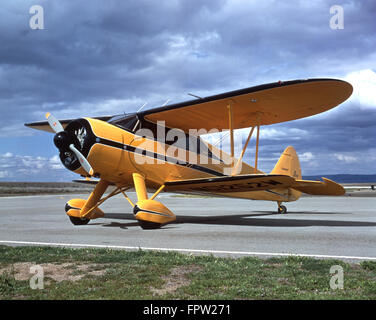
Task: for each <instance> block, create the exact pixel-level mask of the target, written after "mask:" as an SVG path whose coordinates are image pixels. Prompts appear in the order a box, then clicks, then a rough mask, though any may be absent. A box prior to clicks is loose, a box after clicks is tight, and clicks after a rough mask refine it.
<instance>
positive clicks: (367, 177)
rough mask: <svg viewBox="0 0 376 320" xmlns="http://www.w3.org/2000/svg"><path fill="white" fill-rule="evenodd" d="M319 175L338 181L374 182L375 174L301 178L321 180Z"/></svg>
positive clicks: (327, 175) (304, 177)
mask: <svg viewBox="0 0 376 320" xmlns="http://www.w3.org/2000/svg"><path fill="white" fill-rule="evenodd" d="M321 177H325V178H328V179H330V180H333V181H335V182H339V183H368V182H375V183H376V174H323V175H316V176H303V179H305V180H321Z"/></svg>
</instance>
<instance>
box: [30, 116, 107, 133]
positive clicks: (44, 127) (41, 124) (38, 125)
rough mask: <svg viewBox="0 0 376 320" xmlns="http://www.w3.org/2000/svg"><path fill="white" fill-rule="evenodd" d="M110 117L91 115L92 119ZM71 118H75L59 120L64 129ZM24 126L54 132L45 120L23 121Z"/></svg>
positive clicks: (104, 119) (105, 119)
mask: <svg viewBox="0 0 376 320" xmlns="http://www.w3.org/2000/svg"><path fill="white" fill-rule="evenodd" d="M111 118H112V116H103V117H93V119H98V120H103V121H107V120H109V119H111ZM73 120H76V119H65V120H59V122H60V123H61V125H62V126H63V128H64V129H65V127H66V126H67V125H68V123H69V122H71V121H73ZM25 126H26V127H30V128H33V129H37V130H42V131H47V132H52V133H53V132H54V131H53V130H52V128H51V126H50V125H49V124H48V122H47V121H38V122H30V123H25Z"/></svg>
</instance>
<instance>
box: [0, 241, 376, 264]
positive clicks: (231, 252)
mask: <svg viewBox="0 0 376 320" xmlns="http://www.w3.org/2000/svg"><path fill="white" fill-rule="evenodd" d="M1 243H2V244H19V245H21V244H23V245H34V246H53V247H76V248H102V249H126V250H145V251H167V252H188V253H206V254H228V255H244V256H270V257H310V258H329V259H346V260H374V261H376V257H357V256H333V255H325V254H305V253H276V252H249V251H225V250H201V249H179V248H152V247H132V246H115V245H101V244H78V243H55V242H30V241H8V240H0V244H1Z"/></svg>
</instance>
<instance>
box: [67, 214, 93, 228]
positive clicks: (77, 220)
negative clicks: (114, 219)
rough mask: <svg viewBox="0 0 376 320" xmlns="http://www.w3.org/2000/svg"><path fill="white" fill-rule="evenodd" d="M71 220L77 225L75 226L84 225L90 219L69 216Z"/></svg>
mask: <svg viewBox="0 0 376 320" xmlns="http://www.w3.org/2000/svg"><path fill="white" fill-rule="evenodd" d="M69 219H70V221H71V222H72V223H73V224H74V225H75V226H83V225H85V224H88V223H89V221H90V219H86V218H82V219H81V218H77V217H71V216H69Z"/></svg>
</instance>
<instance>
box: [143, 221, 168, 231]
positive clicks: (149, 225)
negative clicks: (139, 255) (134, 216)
mask: <svg viewBox="0 0 376 320" xmlns="http://www.w3.org/2000/svg"><path fill="white" fill-rule="evenodd" d="M138 223H139V224H140V227H141V228H142V229H144V230H151V229H159V228H160V227H161V226H162V224H160V223H155V222H150V221H144V220H138Z"/></svg>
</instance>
